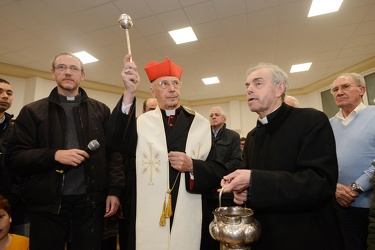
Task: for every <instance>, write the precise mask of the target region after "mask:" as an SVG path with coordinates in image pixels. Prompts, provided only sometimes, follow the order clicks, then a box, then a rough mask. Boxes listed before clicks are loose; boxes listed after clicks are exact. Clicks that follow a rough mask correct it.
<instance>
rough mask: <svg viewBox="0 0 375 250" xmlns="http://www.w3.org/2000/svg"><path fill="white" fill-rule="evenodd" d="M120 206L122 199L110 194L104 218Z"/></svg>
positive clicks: (112, 213)
mask: <svg viewBox="0 0 375 250" xmlns="http://www.w3.org/2000/svg"><path fill="white" fill-rule="evenodd" d="M119 207H120V200H119V198H118V197H117V196H115V195H108V196H107V200H106V204H105V214H104V218H107V217H110V216H112V215H114V214H115V213H116V212H117V209H119Z"/></svg>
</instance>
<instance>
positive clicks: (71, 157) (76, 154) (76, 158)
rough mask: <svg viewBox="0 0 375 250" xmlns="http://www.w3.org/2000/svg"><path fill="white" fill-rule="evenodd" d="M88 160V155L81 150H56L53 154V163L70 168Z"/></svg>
mask: <svg viewBox="0 0 375 250" xmlns="http://www.w3.org/2000/svg"><path fill="white" fill-rule="evenodd" d="M88 158H90V155H89V154H88V153H87V152H86V151H84V150H81V149H68V150H57V151H56V153H55V161H57V162H60V163H61V164H63V165H68V166H72V167H77V166H78V165H80V164H81V163H82V162H84V161H85V160H86V159H88Z"/></svg>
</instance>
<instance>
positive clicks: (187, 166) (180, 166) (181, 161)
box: [168, 151, 193, 173]
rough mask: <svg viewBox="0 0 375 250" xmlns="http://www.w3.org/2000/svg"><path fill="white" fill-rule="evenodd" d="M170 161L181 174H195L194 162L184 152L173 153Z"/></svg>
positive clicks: (169, 157) (169, 155)
mask: <svg viewBox="0 0 375 250" xmlns="http://www.w3.org/2000/svg"><path fill="white" fill-rule="evenodd" d="M168 159H169V162H170V163H171V166H172V167H173V168H174V169H176V170H178V171H179V172H190V173H192V172H193V160H192V159H191V158H190V157H189V156H188V155H187V154H185V153H184V152H177V151H171V152H169V154H168Z"/></svg>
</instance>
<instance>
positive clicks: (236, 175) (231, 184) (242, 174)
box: [220, 169, 251, 193]
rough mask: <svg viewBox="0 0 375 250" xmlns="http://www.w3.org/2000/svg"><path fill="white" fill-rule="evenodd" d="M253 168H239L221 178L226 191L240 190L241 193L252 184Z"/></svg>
mask: <svg viewBox="0 0 375 250" xmlns="http://www.w3.org/2000/svg"><path fill="white" fill-rule="evenodd" d="M250 175H251V170H248V169H237V170H236V171H234V172H232V173H230V174H228V175H226V176H224V177H223V179H222V180H221V183H220V185H221V187H224V186H225V190H224V192H225V193H229V192H232V191H233V192H239V193H241V192H242V191H244V190H245V189H247V188H248V187H249V186H250Z"/></svg>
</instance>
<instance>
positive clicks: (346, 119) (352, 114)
mask: <svg viewBox="0 0 375 250" xmlns="http://www.w3.org/2000/svg"><path fill="white" fill-rule="evenodd" d="M365 108H366V106H365V105H364V104H363V102H361V103H360V104H358V106H357V107H356V108H355V109H354V110H353V111H352V112H350V114H349V115H348V116H347V117H344V115H343V114H342V109H340V111H339V112H337V114H336V115H335V117H336V118H337V119H339V120H340V121H341V122H342V124H344V125H348V124H349V123H350V122H351V121H353V119H354V118H355V117H356V116H357V115H358V114H359V113H360V112H361V111H362V110H364V109H365Z"/></svg>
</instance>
